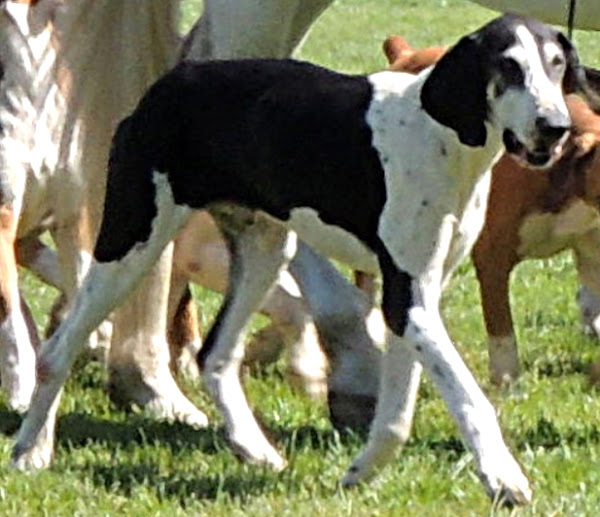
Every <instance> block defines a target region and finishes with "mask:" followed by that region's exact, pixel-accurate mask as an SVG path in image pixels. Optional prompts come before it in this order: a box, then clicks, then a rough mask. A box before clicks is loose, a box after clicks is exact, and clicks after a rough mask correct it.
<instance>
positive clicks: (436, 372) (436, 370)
mask: <svg viewBox="0 0 600 517" xmlns="http://www.w3.org/2000/svg"><path fill="white" fill-rule="evenodd" d="M431 371H432V372H433V374H434V375H435V376H436V377H439V378H440V379H443V378H445V375H444V372H443V371H442V368H441V367H440V365H439V364H434V365H433V368H432V370H431Z"/></svg>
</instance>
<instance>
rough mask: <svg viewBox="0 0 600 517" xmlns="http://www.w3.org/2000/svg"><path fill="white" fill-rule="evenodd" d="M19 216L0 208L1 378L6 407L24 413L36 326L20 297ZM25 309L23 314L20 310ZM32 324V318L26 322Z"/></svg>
mask: <svg viewBox="0 0 600 517" xmlns="http://www.w3.org/2000/svg"><path fill="white" fill-rule="evenodd" d="M17 223H18V214H16V213H15V212H14V210H13V205H12V204H5V205H2V206H0V377H1V379H2V387H3V388H4V390H6V392H7V393H8V403H9V405H10V407H11V408H13V409H15V410H17V411H20V412H22V411H25V410H26V409H27V407H28V406H29V401H30V400H31V396H32V395H33V390H34V388H35V374H34V372H35V365H36V358H35V347H37V345H38V343H39V339H38V335H37V331H36V329H35V326H33V325H28V319H27V317H26V315H29V309H28V308H26V307H22V303H23V305H24V301H23V302H22V300H21V296H20V294H19V284H18V271H17V262H16V257H15V241H16V232H17ZM23 308H24V309H25V312H24V311H23V310H22V309H23ZM29 321H30V322H31V318H30V319H29Z"/></svg>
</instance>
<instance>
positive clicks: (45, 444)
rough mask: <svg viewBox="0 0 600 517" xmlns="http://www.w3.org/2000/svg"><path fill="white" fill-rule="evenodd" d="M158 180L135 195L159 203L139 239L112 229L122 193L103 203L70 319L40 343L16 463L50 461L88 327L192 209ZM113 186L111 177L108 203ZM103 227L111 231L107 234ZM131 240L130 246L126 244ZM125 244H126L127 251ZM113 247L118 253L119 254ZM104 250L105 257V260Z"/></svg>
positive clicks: (33, 465)
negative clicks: (63, 397) (64, 392)
mask: <svg viewBox="0 0 600 517" xmlns="http://www.w3.org/2000/svg"><path fill="white" fill-rule="evenodd" d="M154 180H155V188H154V186H153V187H152V188H147V189H146V192H145V194H146V197H145V198H143V199H141V200H140V199H138V200H137V201H139V203H138V206H137V207H136V208H138V209H139V208H140V207H139V204H140V203H142V202H143V201H146V202H147V203H152V205H153V206H154V207H155V209H156V210H155V212H154V216H153V217H152V219H151V220H149V221H144V224H143V225H140V226H139V227H138V228H142V229H145V228H146V224H145V223H148V225H147V226H148V227H149V234H148V235H147V236H146V237H145V238H144V239H142V240H138V237H141V235H140V233H139V230H138V231H137V232H136V228H134V227H132V226H129V227H128V228H127V229H128V230H129V231H130V234H129V236H130V239H129V240H128V241H125V240H124V239H123V238H121V236H120V235H113V233H112V232H114V231H115V230H117V229H118V224H121V225H122V224H123V220H124V219H123V217H122V215H123V210H125V211H126V210H127V209H128V208H129V206H130V205H129V204H127V201H128V200H126V199H124V198H123V199H122V201H121V202H119V198H118V195H117V194H118V192H117V193H115V196H114V198H112V199H111V201H110V203H111V204H110V209H109V210H108V211H107V210H106V209H105V213H104V220H103V230H101V233H100V237H99V239H98V243H97V244H96V250H95V257H96V261H95V262H94V263H93V264H92V266H91V267H90V270H89V272H88V275H87V276H86V278H85V281H84V283H83V285H82V286H81V289H80V290H79V291H78V293H77V296H76V298H75V300H74V303H73V308H72V310H71V312H70V313H69V315H68V316H67V319H66V320H65V321H64V322H63V323H62V324H61V325H60V326H59V328H58V329H57V331H56V332H55V334H54V335H53V336H52V337H51V338H50V339H49V340H48V341H46V342H44V343H43V345H42V349H41V354H40V358H39V362H38V386H37V389H36V392H35V394H34V396H33V399H32V403H31V406H30V409H29V411H28V413H27V416H26V417H25V419H24V420H23V423H22V425H21V429H20V430H19V434H18V436H17V441H16V444H15V446H14V449H13V456H12V457H13V464H14V465H15V466H16V467H17V468H20V469H23V470H29V469H39V468H44V467H47V466H48V465H49V464H50V461H51V457H52V449H53V441H54V424H55V419H56V410H57V407H58V401H59V398H60V391H61V389H62V386H63V384H64V382H65V381H66V379H67V377H68V374H69V370H70V367H71V365H72V364H73V361H74V360H75V357H76V356H77V353H78V352H79V351H80V350H81V348H82V346H83V345H84V344H85V342H86V340H87V338H88V337H89V335H90V333H91V332H92V331H93V330H94V329H95V328H96V327H97V326H98V325H99V324H100V323H101V322H102V321H103V320H104V319H105V318H106V317H107V316H108V314H109V313H110V312H111V311H112V310H113V309H114V308H115V307H116V306H117V305H118V304H120V303H122V302H123V301H124V299H125V297H126V296H127V295H128V294H129V293H130V292H131V291H132V290H133V289H134V288H135V286H136V285H137V284H138V282H139V281H140V280H141V279H142V277H143V275H144V274H145V273H146V272H147V271H148V270H149V269H150V268H151V267H152V265H153V264H154V263H155V262H156V261H157V260H158V258H159V257H160V255H161V253H162V251H163V249H164V248H165V246H166V245H167V244H168V243H169V241H171V240H172V238H173V236H174V235H175V233H176V232H177V230H178V229H179V228H180V227H181V225H182V224H183V223H184V222H185V219H186V218H187V216H188V215H189V213H190V210H189V209H188V208H186V207H182V206H178V205H175V203H174V201H173V197H172V192H171V190H170V188H169V185H168V181H167V179H166V178H165V177H164V175H161V174H158V173H157V174H155V176H154ZM145 181H148V182H150V181H151V180H145ZM111 188H112V187H111V185H110V178H109V185H108V193H107V205H108V203H109V201H108V199H110V196H111ZM131 191H135V189H134V188H133V187H132V188H131V189H129V190H128V192H131ZM150 196H152V198H151V197H150ZM105 206H106V205H105ZM150 213H151V212H150ZM105 223H106V224H105ZM105 226H106V228H104V227H105ZM132 228H133V229H132ZM107 229H108V230H107ZM105 232H108V233H107V234H106V235H105ZM103 236H104V237H103ZM103 238H104V241H103ZM102 241H103V242H102ZM101 242H102V247H101ZM127 242H128V243H129V247H128V248H125V245H126V244H127ZM99 248H101V249H100V250H99ZM122 249H124V250H125V252H124V253H123V254H121V250H122ZM115 250H117V251H115ZM115 253H117V254H118V255H117V256H115ZM100 256H102V257H104V259H105V260H101V259H100Z"/></svg>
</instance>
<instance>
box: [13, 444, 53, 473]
mask: <svg viewBox="0 0 600 517" xmlns="http://www.w3.org/2000/svg"><path fill="white" fill-rule="evenodd" d="M52 450H53V447H52V444H51V443H50V444H47V443H45V444H43V445H37V446H34V447H31V446H29V447H28V446H27V445H24V444H22V443H20V442H17V443H16V444H15V446H14V447H13V451H12V457H11V464H12V466H13V467H14V468H16V469H17V470H20V471H22V472H36V471H38V470H43V469H46V468H48V467H49V466H50V463H51V462H52Z"/></svg>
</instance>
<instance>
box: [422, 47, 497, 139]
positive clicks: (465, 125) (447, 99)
mask: <svg viewBox="0 0 600 517" xmlns="http://www.w3.org/2000/svg"><path fill="white" fill-rule="evenodd" d="M476 37H477V36H476V35H470V36H465V37H464V38H462V39H461V40H460V41H459V42H458V43H457V44H456V45H455V46H454V47H453V48H451V49H450V50H449V51H448V52H447V53H446V54H445V55H444V56H443V57H442V59H440V61H439V62H438V63H437V65H435V67H434V68H433V70H432V71H431V74H430V75H429V77H428V78H427V79H426V81H425V84H424V85H423V89H422V90H421V104H422V105H423V109H425V111H426V112H427V113H428V114H429V115H430V116H431V117H433V118H434V119H435V120H437V121H438V122H439V123H440V124H442V125H444V126H447V127H449V128H451V129H453V130H454V131H456V133H457V134H458V138H459V139H460V141H461V143H463V144H465V145H469V146H472V147H478V146H483V145H485V141H486V138H487V132H486V129H485V124H484V122H485V120H486V117H487V114H488V105H487V94H486V86H487V81H488V78H487V75H486V74H485V67H484V63H483V59H482V55H481V51H480V49H479V45H478V43H477V41H476Z"/></svg>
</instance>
